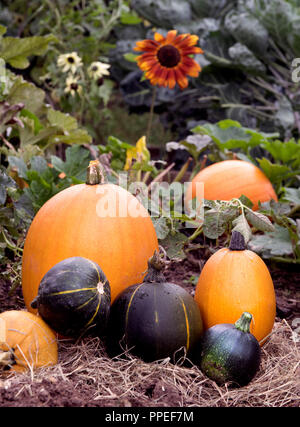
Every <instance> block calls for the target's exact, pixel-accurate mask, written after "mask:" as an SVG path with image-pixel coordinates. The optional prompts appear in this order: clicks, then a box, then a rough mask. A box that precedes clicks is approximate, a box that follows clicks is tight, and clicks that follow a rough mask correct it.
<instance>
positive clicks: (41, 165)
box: [30, 156, 48, 174]
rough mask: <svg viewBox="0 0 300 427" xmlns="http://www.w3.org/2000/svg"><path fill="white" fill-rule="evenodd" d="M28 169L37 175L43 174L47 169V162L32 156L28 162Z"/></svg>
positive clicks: (39, 157)
mask: <svg viewBox="0 0 300 427" xmlns="http://www.w3.org/2000/svg"><path fill="white" fill-rule="evenodd" d="M30 168H31V170H34V171H36V172H38V173H39V174H43V173H44V172H46V170H47V169H48V165H47V161H46V160H45V158H44V157H42V156H34V157H32V159H31V161H30Z"/></svg>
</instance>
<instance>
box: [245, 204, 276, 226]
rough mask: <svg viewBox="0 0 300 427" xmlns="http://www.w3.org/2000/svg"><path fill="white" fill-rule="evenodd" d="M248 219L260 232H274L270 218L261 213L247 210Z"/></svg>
mask: <svg viewBox="0 0 300 427" xmlns="http://www.w3.org/2000/svg"><path fill="white" fill-rule="evenodd" d="M246 218H247V220H248V221H249V222H250V223H251V224H252V225H253V227H255V228H257V230H260V231H274V230H275V228H274V225H273V224H272V222H271V221H270V220H269V218H268V217H267V216H265V215H263V214H262V213H260V212H254V211H252V210H251V209H249V210H248V209H247V210H246Z"/></svg>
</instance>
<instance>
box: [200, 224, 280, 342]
mask: <svg viewBox="0 0 300 427" xmlns="http://www.w3.org/2000/svg"><path fill="white" fill-rule="evenodd" d="M194 298H195V301H196V302H197V304H198V306H199V308H200V311H201V315H202V320H203V326H204V329H205V330H206V329H208V328H210V327H211V326H214V325H217V324H220V323H234V322H235V320H236V319H237V318H238V317H239V316H240V314H241V313H243V312H245V311H247V312H249V313H251V314H252V316H253V321H252V323H251V326H250V332H251V333H252V334H253V335H254V336H255V338H256V339H257V341H259V342H260V344H263V343H264V342H265V341H266V339H267V336H268V335H269V334H270V332H271V331H272V328H273V325H274V321H275V314H276V298H275V291H274V285H273V281H272V278H271V275H270V272H269V270H268V268H267V266H266V264H265V263H264V261H263V260H262V259H261V258H260V257H259V256H258V255H257V254H256V253H255V252H252V251H250V250H248V249H246V246H245V241H244V238H243V236H242V235H241V234H240V233H239V232H236V231H234V232H233V233H232V238H231V242H230V246H229V248H222V249H219V250H218V251H217V252H215V253H214V254H213V255H212V256H211V257H210V258H209V259H208V261H207V262H206V264H205V265H204V267H203V269H202V271H201V274H200V277H199V280H198V283H197V287H196V291H195V297H194Z"/></svg>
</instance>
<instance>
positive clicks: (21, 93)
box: [6, 77, 45, 114]
mask: <svg viewBox="0 0 300 427" xmlns="http://www.w3.org/2000/svg"><path fill="white" fill-rule="evenodd" d="M44 100H45V92H44V91H43V90H42V89H39V88H38V87H36V86H35V85H34V84H32V83H29V82H26V81H25V80H23V78H22V77H14V78H13V85H12V87H11V88H10V92H9V95H8V96H7V99H6V101H7V102H8V103H9V104H11V105H14V104H17V103H19V102H22V103H23V104H24V108H25V109H26V110H28V111H30V112H31V113H33V114H37V113H38V112H41V109H42V108H43V105H44Z"/></svg>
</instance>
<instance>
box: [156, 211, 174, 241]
mask: <svg viewBox="0 0 300 427" xmlns="http://www.w3.org/2000/svg"><path fill="white" fill-rule="evenodd" d="M152 222H153V225H154V228H155V231H156V235H157V238H158V239H159V240H163V239H165V238H166V237H167V235H168V234H169V232H170V229H169V227H168V223H167V218H165V217H163V216H161V217H159V218H152Z"/></svg>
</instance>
